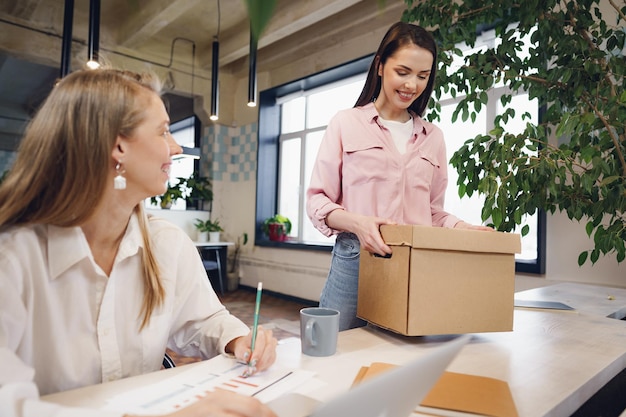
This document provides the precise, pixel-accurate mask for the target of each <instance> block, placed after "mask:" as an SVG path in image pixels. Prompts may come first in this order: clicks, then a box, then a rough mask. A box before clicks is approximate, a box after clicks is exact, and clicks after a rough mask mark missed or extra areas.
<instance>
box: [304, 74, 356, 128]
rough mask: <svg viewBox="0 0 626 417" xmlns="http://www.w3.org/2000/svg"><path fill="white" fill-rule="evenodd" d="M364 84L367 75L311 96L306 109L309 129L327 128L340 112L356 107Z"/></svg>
mask: <svg viewBox="0 0 626 417" xmlns="http://www.w3.org/2000/svg"><path fill="white" fill-rule="evenodd" d="M364 82H365V75H363V76H359V77H358V78H354V79H351V81H350V82H348V83H345V84H343V85H342V84H341V83H338V84H336V85H337V86H336V87H333V88H331V86H329V87H328V89H327V90H324V91H320V92H317V93H314V94H311V95H310V96H309V97H308V102H307V109H306V127H307V129H312V128H315V127H319V126H326V125H327V124H328V122H329V121H330V119H331V118H332V117H333V116H334V115H335V113H337V112H338V111H339V110H342V109H349V108H351V107H354V103H356V100H357V99H358V98H359V94H361V90H362V89H363V83H364Z"/></svg>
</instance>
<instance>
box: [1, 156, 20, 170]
mask: <svg viewBox="0 0 626 417" xmlns="http://www.w3.org/2000/svg"><path fill="white" fill-rule="evenodd" d="M16 156H17V152H11V151H0V174H2V173H3V172H4V171H6V170H7V169H9V168H11V166H12V165H13V161H15V157H16Z"/></svg>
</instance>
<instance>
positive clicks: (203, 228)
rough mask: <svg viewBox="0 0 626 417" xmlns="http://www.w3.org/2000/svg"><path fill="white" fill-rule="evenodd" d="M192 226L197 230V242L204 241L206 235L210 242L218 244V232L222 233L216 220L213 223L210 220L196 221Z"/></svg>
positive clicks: (220, 226)
mask: <svg viewBox="0 0 626 417" xmlns="http://www.w3.org/2000/svg"><path fill="white" fill-rule="evenodd" d="M194 226H195V227H196V230H198V233H199V236H198V240H199V241H203V240H204V241H206V237H207V234H208V236H209V241H210V242H219V241H220V232H223V231H224V229H223V228H222V225H220V221H219V220H218V219H216V220H215V221H213V220H211V219H208V220H202V219H196V222H195V223H194Z"/></svg>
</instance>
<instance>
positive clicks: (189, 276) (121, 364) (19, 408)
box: [0, 215, 249, 417]
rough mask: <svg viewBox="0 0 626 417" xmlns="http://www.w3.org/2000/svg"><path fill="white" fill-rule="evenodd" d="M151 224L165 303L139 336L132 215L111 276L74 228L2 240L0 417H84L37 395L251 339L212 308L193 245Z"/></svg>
mask: <svg viewBox="0 0 626 417" xmlns="http://www.w3.org/2000/svg"><path fill="white" fill-rule="evenodd" d="M149 225H150V233H151V236H152V242H153V245H152V246H153V250H154V255H155V259H157V262H159V267H160V269H161V273H162V277H163V285H164V287H165V293H166V296H165V301H164V303H163V305H162V306H161V307H159V308H158V309H157V310H155V311H154V312H153V313H152V316H151V318H150V323H149V325H147V326H146V327H144V329H143V330H141V331H139V326H140V324H141V312H140V309H141V305H142V301H143V294H144V284H143V280H142V273H143V272H142V266H141V251H142V250H143V242H142V237H141V232H140V230H139V225H138V220H137V218H136V216H135V215H133V216H132V217H131V221H130V223H129V225H128V228H127V230H126V234H125V236H124V238H123V240H122V242H121V244H120V247H119V250H118V253H117V256H116V258H115V262H114V266H113V269H112V271H111V274H110V276H109V277H107V276H106V274H105V273H104V272H103V270H102V269H101V268H100V267H99V266H98V265H97V264H96V263H95V262H94V259H93V255H92V254H91V251H90V248H89V246H88V244H87V240H86V238H85V236H84V234H83V232H82V229H81V228H79V227H72V228H62V227H55V226H48V225H33V226H23V227H17V228H11V229H9V230H6V231H4V232H2V233H0V416H2V417H14V416H15V417H18V416H19V417H30V416H33V417H35V416H36V417H41V416H48V415H52V414H54V415H55V416H69V415H87V414H84V411H85V410H82V411H79V410H76V409H74V410H72V409H67V408H62V407H60V406H58V405H54V404H49V403H45V402H42V401H40V400H39V399H38V393H39V394H41V395H45V394H50V393H54V392H58V391H65V390H69V389H73V388H77V387H82V386H86V385H92V384H98V383H102V382H107V381H112V380H117V379H120V378H125V377H129V376H132V375H139V374H144V373H147V372H152V371H156V370H158V369H160V367H161V363H162V360H163V354H164V352H165V348H166V347H169V348H170V349H172V350H174V351H176V352H178V353H180V354H182V355H185V356H201V357H203V358H210V357H213V356H216V355H218V354H219V353H223V352H224V348H225V346H226V344H227V343H228V342H230V341H231V340H233V339H234V338H236V337H239V336H243V335H246V334H248V332H249V329H248V327H247V326H246V325H245V324H244V323H243V322H241V321H240V320H239V319H237V318H235V317H234V316H232V315H230V313H229V312H228V311H227V310H226V308H225V307H224V306H223V305H222V304H221V303H220V301H219V300H218V298H217V295H216V294H215V292H214V291H213V289H212V287H211V285H210V282H209V280H208V278H207V276H206V271H205V270H204V267H203V265H202V262H201V259H200V256H199V254H198V251H197V249H196V247H195V245H194V244H193V242H192V241H191V239H189V237H187V235H186V234H185V233H184V232H183V231H182V230H181V229H179V228H178V227H176V226H174V225H173V224H171V223H169V222H167V221H165V220H163V219H160V218H154V217H153V218H151V219H150V221H149ZM25 399H26V400H25ZM55 413H58V414H55ZM88 415H90V416H116V415H119V414H117V413H111V412H104V411H95V410H90V411H89V414H88Z"/></svg>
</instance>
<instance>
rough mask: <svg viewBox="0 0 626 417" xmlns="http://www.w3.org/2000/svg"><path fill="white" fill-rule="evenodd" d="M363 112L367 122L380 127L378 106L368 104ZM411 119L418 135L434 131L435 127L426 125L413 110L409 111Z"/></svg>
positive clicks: (429, 124) (371, 103)
mask: <svg viewBox="0 0 626 417" xmlns="http://www.w3.org/2000/svg"><path fill="white" fill-rule="evenodd" d="M361 110H362V111H363V112H365V117H366V118H367V120H369V121H371V122H372V123H376V124H378V125H379V126H380V122H379V121H378V118H379V117H380V116H379V114H378V110H376V106H374V102H373V101H372V102H370V103H367V104H366V105H365V106H363V107H361ZM409 113H410V114H411V117H412V118H413V131H414V132H417V133H421V132H424V133H425V134H429V133H430V132H431V131H432V130H433V125H432V124H431V123H426V122H424V120H423V119H422V118H421V117H419V116H418V115H417V114H415V113H414V112H413V111H412V110H409Z"/></svg>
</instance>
